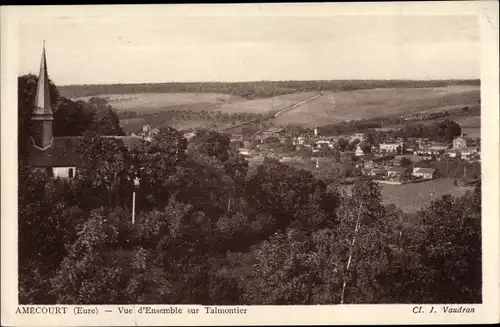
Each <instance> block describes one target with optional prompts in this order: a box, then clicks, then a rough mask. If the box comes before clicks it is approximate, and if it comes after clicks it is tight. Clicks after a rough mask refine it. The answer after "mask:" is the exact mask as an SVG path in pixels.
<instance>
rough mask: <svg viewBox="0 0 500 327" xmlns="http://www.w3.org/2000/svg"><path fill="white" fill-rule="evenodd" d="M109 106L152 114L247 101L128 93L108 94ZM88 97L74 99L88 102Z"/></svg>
mask: <svg viewBox="0 0 500 327" xmlns="http://www.w3.org/2000/svg"><path fill="white" fill-rule="evenodd" d="M100 97H103V98H107V99H108V102H109V104H110V105H112V106H113V107H114V108H115V109H116V110H117V111H126V110H133V111H137V112H154V111H159V110H165V109H187V110H206V109H210V108H212V107H213V106H214V105H220V104H222V103H226V102H229V103H233V102H240V101H248V100H246V99H245V98H242V97H239V96H234V95H229V94H221V93H136V94H132V93H128V94H108V95H102V96H100ZM88 98H89V97H80V98H76V99H78V100H84V101H86V100H88Z"/></svg>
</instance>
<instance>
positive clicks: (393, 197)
mask: <svg viewBox="0 0 500 327" xmlns="http://www.w3.org/2000/svg"><path fill="white" fill-rule="evenodd" d="M379 185H380V188H381V193H382V202H383V203H384V204H386V205H387V204H394V205H396V206H397V207H398V208H400V209H401V210H403V211H405V212H415V211H417V210H419V209H421V208H423V207H425V206H427V205H429V204H430V203H431V201H433V200H436V199H439V198H440V197H441V196H443V195H445V194H450V195H451V196H454V197H458V196H462V195H464V194H465V192H467V191H468V190H472V189H473V188H472V187H464V186H455V185H453V179H452V178H439V179H435V180H432V181H428V182H422V183H414V184H403V185H389V184H379ZM351 187H352V186H350V185H349V186H345V187H343V188H344V189H345V190H346V191H347V192H349V191H350V189H351Z"/></svg>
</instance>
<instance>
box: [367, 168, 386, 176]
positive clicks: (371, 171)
mask: <svg viewBox="0 0 500 327" xmlns="http://www.w3.org/2000/svg"><path fill="white" fill-rule="evenodd" d="M385 173H386V172H385V169H382V168H363V169H362V170H361V174H363V175H365V176H371V177H376V176H378V177H383V176H384V175H385Z"/></svg>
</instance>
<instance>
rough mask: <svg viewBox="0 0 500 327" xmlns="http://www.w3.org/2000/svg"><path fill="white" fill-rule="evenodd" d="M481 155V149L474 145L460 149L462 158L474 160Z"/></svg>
mask: <svg viewBox="0 0 500 327" xmlns="http://www.w3.org/2000/svg"><path fill="white" fill-rule="evenodd" d="M478 157H480V154H479V151H478V150H477V148H474V147H467V148H464V149H462V150H461V151H460V158H461V159H462V160H473V159H476V158H478Z"/></svg>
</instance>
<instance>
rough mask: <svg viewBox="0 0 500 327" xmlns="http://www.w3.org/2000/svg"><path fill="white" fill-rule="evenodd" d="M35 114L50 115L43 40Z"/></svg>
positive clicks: (47, 76) (50, 108)
mask: <svg viewBox="0 0 500 327" xmlns="http://www.w3.org/2000/svg"><path fill="white" fill-rule="evenodd" d="M34 114H35V115H44V116H52V107H51V103H50V92H49V75H48V72H47V58H46V57H45V41H44V42H43V51H42V60H41V62H40V73H39V75H38V85H37V89H36V98H35V112H34Z"/></svg>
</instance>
